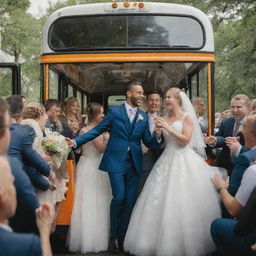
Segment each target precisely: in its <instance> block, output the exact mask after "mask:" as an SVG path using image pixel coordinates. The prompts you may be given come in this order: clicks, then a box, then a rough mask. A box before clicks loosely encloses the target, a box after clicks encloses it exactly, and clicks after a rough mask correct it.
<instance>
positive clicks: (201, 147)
mask: <svg viewBox="0 0 256 256" xmlns="http://www.w3.org/2000/svg"><path fill="white" fill-rule="evenodd" d="M179 94H180V98H181V108H182V110H183V111H184V112H185V113H189V114H190V115H191V116H192V118H193V121H194V132H193V135H192V138H191V141H190V143H189V145H190V146H191V147H192V148H193V149H194V150H195V151H196V152H197V153H198V154H199V155H201V156H202V157H203V158H206V153H205V147H206V145H205V143H204V137H203V134H202V131H201V127H200V125H199V123H198V119H197V116H196V113H195V109H194V107H193V105H192V104H191V101H190V99H189V98H188V96H187V94H186V93H185V92H183V91H180V93H179Z"/></svg>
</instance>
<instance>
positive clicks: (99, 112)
mask: <svg viewBox="0 0 256 256" xmlns="http://www.w3.org/2000/svg"><path fill="white" fill-rule="evenodd" d="M87 117H88V125H87V126H86V127H85V128H83V129H82V130H81V132H82V133H85V132H87V131H89V130H90V129H92V128H93V127H94V126H96V125H97V124H98V123H99V122H100V121H101V120H102V119H103V117H104V114H103V107H102V106H101V105H100V104H98V103H90V104H88V106H87ZM106 137H107V136H106V135H100V136H99V137H97V138H96V139H94V140H92V141H91V142H89V143H86V144H84V145H83V152H82V156H81V157H80V159H79V162H78V164H77V169H76V172H77V174H76V184H75V202H74V208H73V212H72V217H71V226H70V231H69V241H68V244H69V249H70V251H73V252H81V253H87V252H100V251H106V250H107V247H108V238H109V204H110V199H111V188H110V183H109V179H108V175H107V173H106V172H102V171H99V170H98V167H99V163H100V160H101V157H102V152H103V151H104V149H105V145H106V140H107V138H106Z"/></svg>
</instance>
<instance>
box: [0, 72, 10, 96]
mask: <svg viewBox="0 0 256 256" xmlns="http://www.w3.org/2000/svg"><path fill="white" fill-rule="evenodd" d="M0 81H1V82H0V97H1V98H6V97H8V96H10V95H12V70H11V69H10V68H1V69H0Z"/></svg>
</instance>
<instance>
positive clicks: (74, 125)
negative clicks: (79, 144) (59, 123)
mask: <svg viewBox="0 0 256 256" xmlns="http://www.w3.org/2000/svg"><path fill="white" fill-rule="evenodd" d="M63 108H64V115H65V118H66V120H67V124H68V127H69V129H70V131H71V132H72V136H73V137H76V136H77V135H78V133H79V131H80V129H81V128H82V117H81V113H80V105H79V101H78V99H77V98H75V97H69V98H67V99H66V100H65V101H64V104H63Z"/></svg>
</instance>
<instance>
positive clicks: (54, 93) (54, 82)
mask: <svg viewBox="0 0 256 256" xmlns="http://www.w3.org/2000/svg"><path fill="white" fill-rule="evenodd" d="M49 98H50V99H58V74H56V72H54V71H52V70H50V72H49Z"/></svg>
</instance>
